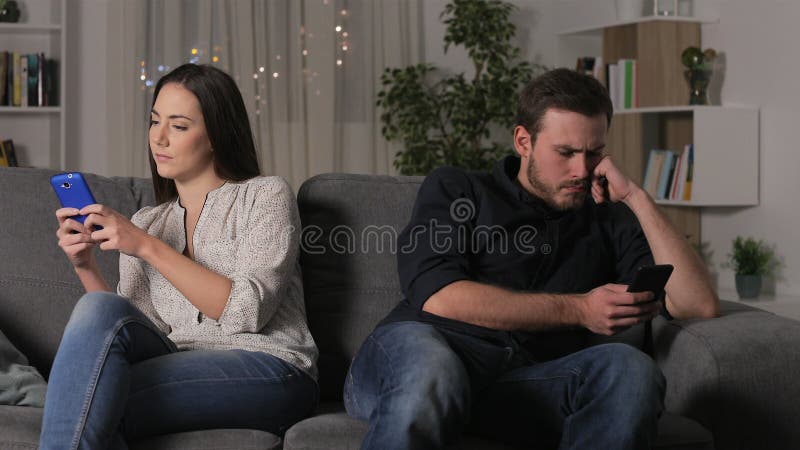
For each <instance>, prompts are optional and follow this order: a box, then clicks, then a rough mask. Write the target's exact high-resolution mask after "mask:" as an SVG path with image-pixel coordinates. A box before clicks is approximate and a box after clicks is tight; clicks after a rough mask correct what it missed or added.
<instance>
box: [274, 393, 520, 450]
mask: <svg viewBox="0 0 800 450" xmlns="http://www.w3.org/2000/svg"><path fill="white" fill-rule="evenodd" d="M365 434H367V423H366V422H364V421H361V420H357V419H353V418H351V417H350V416H348V415H347V413H346V412H344V407H343V406H342V404H341V403H327V404H322V405H320V407H319V408H318V411H317V415H316V416H314V417H311V418H309V419H306V420H303V421H301V422H298V423H297V424H296V425H295V426H293V427H292V428H290V429H289V431H287V432H286V436H285V437H284V442H283V449H284V450H312V449H313V450H317V449H345V448H346V449H357V448H361V441H362V440H363V439H364V435H365ZM448 448H449V449H458V450H506V449H507V450H512V449H513V447H509V446H506V445H503V444H500V443H497V442H491V441H487V440H484V439H481V438H478V437H475V436H463V437H462V438H461V439H460V440H459V442H458V443H457V444H455V445H452V446H449V447H448Z"/></svg>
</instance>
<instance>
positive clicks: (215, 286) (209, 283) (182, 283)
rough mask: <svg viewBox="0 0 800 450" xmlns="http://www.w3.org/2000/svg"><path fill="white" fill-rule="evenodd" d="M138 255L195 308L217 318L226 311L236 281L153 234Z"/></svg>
mask: <svg viewBox="0 0 800 450" xmlns="http://www.w3.org/2000/svg"><path fill="white" fill-rule="evenodd" d="M139 257H140V258H141V259H143V260H144V261H146V262H147V263H148V264H150V266H152V267H153V268H154V269H156V270H157V271H158V272H159V273H160V274H161V275H163V276H164V278H166V279H167V281H169V282H170V283H171V284H172V285H173V286H175V289H177V290H178V291H179V292H180V293H181V294H183V296H184V297H186V299H187V300H189V301H190V302H191V303H192V304H193V305H194V306H195V308H197V309H198V310H199V311H200V312H201V313H203V314H204V315H206V316H207V317H210V318H212V319H214V320H218V319H219V317H220V316H221V315H222V311H224V310H225V305H226V304H227V303H228V297H229V296H230V294H231V288H232V286H233V282H232V281H231V280H230V279H229V278H227V277H225V276H223V275H220V274H218V273H216V272H214V271H212V270H208V269H206V268H205V267H203V266H201V265H200V264H198V263H196V262H195V261H192V260H191V259H190V258H187V257H186V256H184V255H182V254H180V253H178V252H177V251H175V249H173V248H172V247H170V246H169V245H167V244H165V243H164V242H162V241H161V240H159V239H157V238H154V237H150V238H148V239H147V241H146V243H145V244H144V245H143V246H142V250H141V252H140V253H139Z"/></svg>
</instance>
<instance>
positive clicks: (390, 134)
mask: <svg viewBox="0 0 800 450" xmlns="http://www.w3.org/2000/svg"><path fill="white" fill-rule="evenodd" d="M515 9H516V8H515V7H514V6H513V5H511V4H509V3H505V2H503V1H500V0H453V1H452V2H450V3H449V4H447V6H446V7H445V9H444V11H443V12H442V14H441V16H440V18H441V19H443V23H444V24H445V25H446V32H445V36H444V50H445V52H447V50H448V49H449V48H450V46H451V45H452V46H463V47H464V48H465V49H466V51H467V54H468V55H469V58H470V60H471V61H472V64H473V67H474V74H473V75H472V77H471V78H470V79H467V76H466V74H464V73H459V74H455V75H451V76H443V75H442V73H441V71H440V70H439V69H437V68H436V66H434V65H432V64H424V63H423V64H417V65H414V66H409V67H405V68H387V69H386V70H385V71H384V73H383V75H382V77H381V80H382V83H383V88H382V90H381V91H380V92H379V93H378V101H377V104H378V106H380V107H381V108H382V113H381V121H382V122H383V127H382V133H383V136H384V137H385V138H386V139H387V140H389V141H395V142H401V143H402V144H403V147H404V148H403V150H401V151H398V152H397V155H396V156H395V161H394V166H395V167H396V168H397V169H398V171H399V172H400V173H401V174H404V175H425V174H427V173H428V172H430V171H431V170H433V169H434V168H436V167H438V166H441V165H452V166H457V167H462V168H466V169H474V170H478V169H487V168H490V167H491V166H492V165H493V163H494V162H495V161H497V160H498V159H500V158H501V157H503V156H505V155H506V154H508V153H509V152H510V151H511V150H512V148H511V146H510V145H509V144H507V143H501V142H497V141H496V140H494V139H492V129H493V128H494V129H497V128H498V127H503V133H505V135H506V136H508V133H509V128H510V127H512V126H513V125H514V115H515V113H516V95H517V93H518V92H519V90H520V88H521V87H522V86H524V84H525V83H527V82H528V80H530V78H531V77H532V76H533V72H534V69H538V70H542V66H539V65H533V64H530V63H528V62H525V61H518V57H519V52H520V51H519V48H517V47H516V46H514V45H513V44H512V43H511V39H512V38H513V37H514V35H515V33H516V28H515V27H514V25H513V24H512V23H511V22H510V21H509V16H510V15H511V13H512V12H513V11H514V10H515ZM506 141H508V139H506Z"/></svg>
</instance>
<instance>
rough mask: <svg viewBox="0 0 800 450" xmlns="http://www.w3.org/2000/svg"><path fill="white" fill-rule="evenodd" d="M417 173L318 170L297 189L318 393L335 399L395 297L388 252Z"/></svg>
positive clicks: (392, 254) (393, 272)
mask: <svg viewBox="0 0 800 450" xmlns="http://www.w3.org/2000/svg"><path fill="white" fill-rule="evenodd" d="M421 182H422V177H390V176H373V175H343V174H325V175H318V176H315V177H313V178H310V179H309V180H307V181H306V182H305V183H303V185H302V186H301V187H300V190H299V192H298V206H299V209H300V219H301V222H302V226H303V234H302V241H301V247H302V253H301V256H300V262H301V266H302V268H303V289H304V291H305V300H306V314H307V316H308V323H309V327H310V329H311V333H312V334H313V335H314V340H315V341H316V342H317V345H318V346H319V350H320V358H319V364H318V366H319V373H320V390H321V397H322V399H323V400H340V399H341V396H342V386H343V382H344V376H345V374H346V372H347V369H348V367H349V365H350V360H351V359H352V357H353V356H354V355H355V353H356V351H358V348H359V346H360V345H361V343H362V342H363V341H364V339H366V337H367V335H368V334H369V333H370V332H371V331H372V329H373V328H374V327H375V325H376V324H377V323H378V322H379V321H380V320H381V319H383V317H384V316H385V315H386V314H388V312H389V311H390V310H391V309H392V308H393V307H394V306H395V305H397V303H398V302H399V301H400V300H401V299H402V295H403V294H402V292H401V290H400V283H399V281H398V278H397V262H396V258H395V254H396V248H395V245H396V243H397V236H398V235H399V234H400V232H401V231H402V230H403V228H404V227H405V226H406V224H407V223H408V219H409V217H410V215H411V209H412V207H413V205H414V200H415V199H416V195H417V190H418V189H419V185H420V183H421Z"/></svg>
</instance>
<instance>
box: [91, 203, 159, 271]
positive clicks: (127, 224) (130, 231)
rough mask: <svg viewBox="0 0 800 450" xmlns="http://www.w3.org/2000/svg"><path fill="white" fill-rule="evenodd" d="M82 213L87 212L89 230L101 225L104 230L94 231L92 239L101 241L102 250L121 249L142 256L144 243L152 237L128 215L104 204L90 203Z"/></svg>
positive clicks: (129, 253) (132, 254)
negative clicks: (129, 218)
mask: <svg viewBox="0 0 800 450" xmlns="http://www.w3.org/2000/svg"><path fill="white" fill-rule="evenodd" d="M80 214H87V215H88V217H87V218H86V220H84V221H83V225H84V227H85V228H86V229H87V230H91V229H92V226H94V225H100V226H101V227H103V229H102V230H96V231H93V232H92V234H91V237H92V240H94V241H95V242H99V243H100V249H101V250H119V251H120V252H122V253H125V254H126V255H129V256H135V257H137V258H138V257H140V255H139V253H140V252H141V250H142V247H143V246H144V244H145V243H146V242H147V241H148V239H150V238H151V236H150V235H149V234H147V233H146V232H144V230H142V229H141V228H139V227H137V226H136V225H134V224H133V222H131V221H130V220H128V218H127V217H125V216H123V215H122V214H120V213H118V212H116V211H114V210H113V209H111V208H109V207H107V206H103V205H97V204H94V205H88V206H85V207H84V208H83V209H81V211H80Z"/></svg>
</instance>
